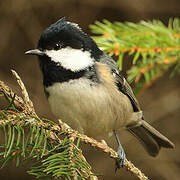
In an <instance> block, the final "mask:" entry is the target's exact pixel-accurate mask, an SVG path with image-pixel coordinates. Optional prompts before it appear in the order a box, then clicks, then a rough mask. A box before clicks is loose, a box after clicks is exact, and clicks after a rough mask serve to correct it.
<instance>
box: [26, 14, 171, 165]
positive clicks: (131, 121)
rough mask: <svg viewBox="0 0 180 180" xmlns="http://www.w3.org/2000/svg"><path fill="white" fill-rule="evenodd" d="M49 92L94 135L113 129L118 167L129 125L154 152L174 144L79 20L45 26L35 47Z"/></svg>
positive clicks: (56, 108)
mask: <svg viewBox="0 0 180 180" xmlns="http://www.w3.org/2000/svg"><path fill="white" fill-rule="evenodd" d="M25 54H29V55H36V56H38V61H39V65H40V69H41V71H42V75H43V85H44V92H45V95H46V97H47V99H48V102H49V104H50V107H51V110H52V112H53V113H54V115H55V116H56V117H58V118H61V119H62V120H63V121H64V122H66V123H67V124H68V125H69V126H70V127H72V128H73V129H75V130H77V131H79V132H80V133H84V134H86V135H88V136H89V137H92V138H97V137H109V136H110V135H112V134H114V135H115V138H116V140H117V143H118V150H117V153H118V157H119V158H118V159H119V161H118V162H119V163H118V165H117V167H118V168H120V167H123V166H124V165H125V160H126V154H125V151H124V149H123V147H122V145H121V143H120V139H119V136H118V133H119V132H120V131H121V130H127V131H128V132H130V133H131V134H132V135H134V136H135V137H136V138H137V139H138V140H139V142H140V143H141V144H142V145H143V147H144V149H145V150H146V151H147V153H148V154H149V155H150V156H153V157H155V156H157V155H158V153H159V150H160V149H161V147H164V148H174V144H173V143H172V142H171V141H170V140H169V139H168V138H166V137H165V136H164V135H163V134H161V133H160V132H159V131H157V130H156V129H155V128H154V127H152V126H151V125H150V124H149V123H147V122H146V121H145V119H144V115H143V112H142V110H141V108H140V105H139V102H138V101H137V99H136V97H135V95H134V93H133V91H132V89H131V87H130V85H129V84H128V82H127V81H126V79H125V78H124V77H123V75H122V73H121V71H120V70H119V68H118V65H117V63H116V62H115V61H114V60H113V59H112V58H111V57H110V56H109V55H107V54H106V53H105V52H103V51H102V50H101V49H100V48H99V47H98V46H97V44H96V43H95V41H94V40H93V39H92V38H91V37H90V36H88V35H87V34H86V33H85V32H84V31H83V30H82V29H81V28H80V27H79V25H78V24H76V23H73V22H69V21H67V20H66V18H65V17H63V18H60V19H59V20H58V21H57V22H55V23H54V24H52V25H50V26H49V27H48V28H46V29H45V30H44V31H43V33H42V34H41V36H40V39H39V41H38V45H37V48H36V49H32V50H29V51H26V52H25Z"/></svg>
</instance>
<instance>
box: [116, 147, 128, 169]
mask: <svg viewBox="0 0 180 180" xmlns="http://www.w3.org/2000/svg"><path fill="white" fill-rule="evenodd" d="M117 153H118V158H117V159H116V162H115V172H116V171H117V169H120V168H122V167H123V166H124V165H125V163H126V154H125V152H124V149H123V147H122V146H121V145H120V146H119V147H118V151H117Z"/></svg>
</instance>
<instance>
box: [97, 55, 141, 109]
mask: <svg viewBox="0 0 180 180" xmlns="http://www.w3.org/2000/svg"><path fill="white" fill-rule="evenodd" d="M99 62H101V63H103V64H106V65H108V67H109V68H110V69H111V72H112V74H113V76H114V78H115V82H116V85H117V87H118V89H119V91H121V92H122V93H123V94H125V95H126V96H128V98H129V99H130V101H131V104H132V106H133V109H134V112H138V111H141V109H140V106H139V103H138V101H137V99H136V97H135V95H134V93H133V91H132V89H131V87H130V85H129V84H128V82H127V81H126V79H125V78H124V77H123V76H122V74H121V73H120V71H119V69H118V66H117V64H116V62H115V61H114V60H113V59H112V58H111V57H109V56H108V55H106V54H103V56H102V57H101V58H100V60H99Z"/></svg>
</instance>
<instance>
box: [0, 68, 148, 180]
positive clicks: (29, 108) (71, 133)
mask: <svg viewBox="0 0 180 180" xmlns="http://www.w3.org/2000/svg"><path fill="white" fill-rule="evenodd" d="M13 74H14V75H15V76H16V78H17V81H18V84H19V85H20V87H21V89H22V94H23V96H24V97H23V99H24V101H23V100H22V98H20V97H18V96H16V97H15V100H14V101H15V102H16V104H18V105H21V106H22V107H23V108H24V109H22V112H23V113H24V114H25V115H26V114H27V115H33V116H34V115H35V116H36V117H37V115H36V113H35V110H34V107H33V103H32V102H31V100H30V99H29V96H28V93H27V90H26V88H25V86H24V84H23V82H22V80H21V78H20V77H19V76H18V74H17V73H16V72H15V71H13ZM3 91H4V92H6V93H7V94H8V95H9V96H11V97H13V95H14V93H13V91H12V90H11V89H10V88H9V87H8V86H6V85H5V84H4V83H3V82H2V81H0V92H3ZM10 113H11V112H10ZM11 114H12V116H14V115H15V114H14V113H11ZM37 118H38V117H37ZM5 122H6V123H8V121H7V120H6V121H3V123H5ZM11 122H12V120H11ZM19 123H20V122H19ZM38 125H39V126H41V127H42V128H45V127H46V129H47V130H50V132H51V133H50V138H51V139H53V140H57V141H58V142H60V141H61V140H60V139H59V138H58V136H57V133H61V132H65V133H66V134H67V135H68V137H69V138H70V140H71V141H72V146H71V147H70V149H71V152H70V153H72V150H73V146H75V145H74V144H73V142H74V139H76V138H80V139H81V141H83V142H85V143H87V144H90V145H91V146H92V147H94V148H96V149H98V150H101V151H103V152H104V153H106V154H108V155H109V156H110V157H111V158H114V159H117V158H118V154H117V152H116V151H114V150H113V149H112V148H110V147H109V146H108V145H107V144H105V143H102V142H98V141H96V140H95V139H93V138H90V137H88V136H86V135H84V134H80V133H78V132H77V131H75V130H73V129H72V128H70V127H69V126H68V125H67V124H66V123H64V122H62V121H61V120H59V124H58V125H54V126H48V127H47V124H46V123H45V122H43V121H42V120H41V121H40V122H38ZM81 156H82V157H83V158H84V156H83V155H81ZM84 160H85V158H84ZM125 168H126V169H127V170H128V171H129V172H131V173H132V174H134V175H135V176H136V177H137V178H138V179H140V180H148V178H147V177H146V176H145V175H144V174H143V173H142V172H141V171H140V170H139V169H138V168H137V167H135V166H134V165H133V164H132V163H131V162H130V161H128V160H127V159H126V163H125ZM89 172H90V174H91V175H92V174H93V173H92V172H91V171H90V169H89ZM91 179H93V180H97V177H96V176H94V175H93V176H91Z"/></svg>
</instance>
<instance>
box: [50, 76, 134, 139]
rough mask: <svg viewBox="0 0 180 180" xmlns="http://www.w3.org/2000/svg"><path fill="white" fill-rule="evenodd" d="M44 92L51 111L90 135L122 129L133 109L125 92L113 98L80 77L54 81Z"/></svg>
mask: <svg viewBox="0 0 180 180" xmlns="http://www.w3.org/2000/svg"><path fill="white" fill-rule="evenodd" d="M46 91H47V92H49V97H48V101H49V104H50V106H51V109H52V112H53V113H54V114H55V115H56V116H57V117H58V118H60V119H61V120H62V121H64V122H66V123H67V124H68V125H69V126H71V127H72V128H74V129H76V130H78V131H80V132H81V133H85V134H87V135H88V136H91V137H98V136H99V137H101V136H104V135H105V134H106V135H107V134H108V133H110V132H112V130H114V129H120V128H122V127H123V126H125V124H126V122H127V121H128V119H129V116H130V115H131V114H132V111H133V110H132V106H131V103H130V101H129V99H128V98H127V97H126V96H125V95H124V94H122V93H118V94H117V96H116V97H115V98H112V95H111V94H110V93H109V92H108V90H107V89H106V88H105V87H104V86H102V85H93V86H91V85H90V81H89V80H87V79H83V78H81V79H78V80H72V81H70V82H65V83H55V84H53V86H51V87H48V88H46ZM130 112H131V113H130Z"/></svg>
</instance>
